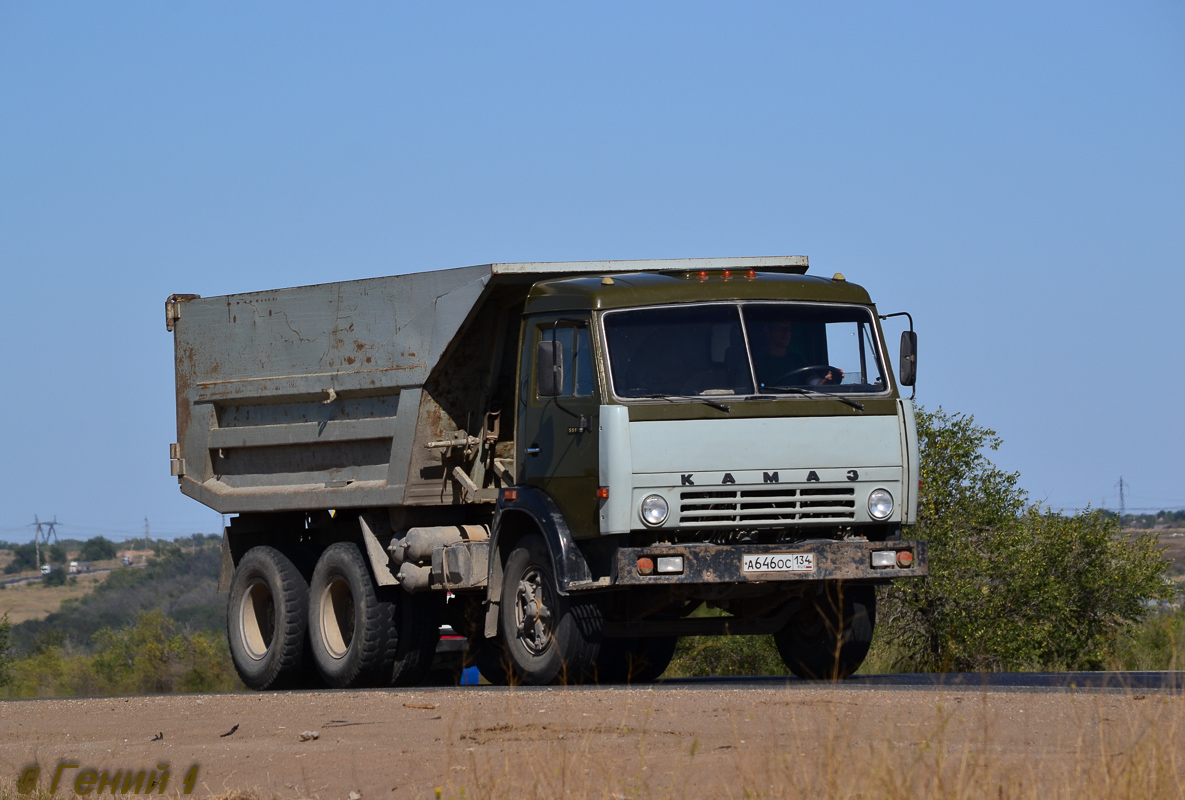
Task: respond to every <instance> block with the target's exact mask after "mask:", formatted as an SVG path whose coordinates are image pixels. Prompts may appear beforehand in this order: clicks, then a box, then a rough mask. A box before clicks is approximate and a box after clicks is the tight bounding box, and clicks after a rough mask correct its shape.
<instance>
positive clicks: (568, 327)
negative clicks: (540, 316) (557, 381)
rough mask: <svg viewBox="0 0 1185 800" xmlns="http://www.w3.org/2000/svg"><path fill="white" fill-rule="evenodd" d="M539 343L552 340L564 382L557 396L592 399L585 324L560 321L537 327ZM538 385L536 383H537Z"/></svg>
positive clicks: (590, 369)
mask: <svg viewBox="0 0 1185 800" xmlns="http://www.w3.org/2000/svg"><path fill="white" fill-rule="evenodd" d="M538 334H539V338H538V341H541V342H550V341H553V340H554V341H555V342H556V343H557V344H558V345H559V352H558V353H557V354H556V356H557V358H558V359H559V361H560V365H561V369H562V374H563V383H562V386H561V389H560V393H559V396H560V397H591V396H592V393H593V363H592V341H591V339H590V338H589V333H588V326H587V325H576V324H573V323H568V322H560V323H559V324H558V325H552V324H548V325H540V326H539V329H538ZM536 385H538V384H536Z"/></svg>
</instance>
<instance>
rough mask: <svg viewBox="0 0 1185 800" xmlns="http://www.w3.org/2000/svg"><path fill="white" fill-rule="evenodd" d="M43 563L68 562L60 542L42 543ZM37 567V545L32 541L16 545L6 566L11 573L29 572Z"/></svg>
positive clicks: (6, 570)
mask: <svg viewBox="0 0 1185 800" xmlns="http://www.w3.org/2000/svg"><path fill="white" fill-rule="evenodd" d="M41 563H42V564H64V563H66V551H65V549H64V548H63V547H62V546H61V545H58V544H51V545H42V547H41ZM35 569H37V547H36V545H34V544H33V543H32V542H30V543H29V544H19V545H16V546H15V547H14V548H13V550H12V561H10V562H9V563H8V566H6V567H5V568H4V571H5V572H6V573H7V574H9V575H11V574H13V573H15V572H29V571H31V570H35Z"/></svg>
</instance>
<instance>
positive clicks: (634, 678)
mask: <svg viewBox="0 0 1185 800" xmlns="http://www.w3.org/2000/svg"><path fill="white" fill-rule="evenodd" d="M678 643H679V637H678V636H651V637H647V638H638V639H635V638H630V639H608V638H606V639H602V640H601V651H600V653H599V654H598V655H597V670H596V678H597V683H653V682H654V681H656V680H658V678H659V676H661V675H662V674H663V673H664V672H666V669H667V667H668V666H669V665H670V663H671V659H672V658H674V656H675V646H676V645H677V644H678Z"/></svg>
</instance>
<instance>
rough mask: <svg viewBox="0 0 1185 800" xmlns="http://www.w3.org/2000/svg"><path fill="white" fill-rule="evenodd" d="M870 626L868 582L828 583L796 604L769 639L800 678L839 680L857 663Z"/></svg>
mask: <svg viewBox="0 0 1185 800" xmlns="http://www.w3.org/2000/svg"><path fill="white" fill-rule="evenodd" d="M875 627H876V593H875V591H874V589H873V587H871V586H845V585H843V584H842V583H828V584H826V585H825V586H824V587H823V588H821V589H820V590H819V591H818V592H817V593H816V594H814V595H813V596H808V597H806V598H804V600H803V605H802V607H801V608H800V609H799V610H798V611H797V612H796V613H795V614H794V616H792V617H791V618H790V621H789V622H787V623H786V626H785V627H784V628H782V630H780V631H778V632H777V633H775V634H774V643H775V644H776V645H777V647H778V653H779V654H780V655H781V656H782V662H783V663H784V664H785V665H786V667H787V668H789V670H790V671H791V672H793V673H794V674H795V675H797V676H798V677H800V678H805V679H808V680H842V679H843V678H846V677H848V676H849V675H851V674H852V673H853V672H855V671H856V670H858V669H859V668H860V665H861V664H863V663H864V659H865V658H866V657H867V656H868V648H869V647H870V646H871V645H872V632H873V629H874V628H875Z"/></svg>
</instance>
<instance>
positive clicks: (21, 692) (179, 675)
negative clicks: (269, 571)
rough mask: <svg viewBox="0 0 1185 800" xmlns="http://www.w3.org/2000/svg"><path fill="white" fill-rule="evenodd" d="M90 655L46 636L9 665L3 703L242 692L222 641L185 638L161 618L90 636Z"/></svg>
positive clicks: (187, 635) (209, 636)
mask: <svg viewBox="0 0 1185 800" xmlns="http://www.w3.org/2000/svg"><path fill="white" fill-rule="evenodd" d="M93 644H94V651H95V652H94V655H89V656H88V655H84V654H79V653H71V652H68V651H67V650H66V649H65V648H64V646H63V639H62V637H56V638H55V637H53V636H48V635H47V636H46V637H45V638H44V640H39V641H38V642H37V644H36V645H35V646H34V648H33V650H32V652H31V653H30V654H29V655H27V656H25V657H24V658H19V659H13V660H11V661H10V662H8V665H9V668H10V669H9V676H10V679H9V681H8V684H9V685H8V686H7V688H6V690H5V696H7V697H70V696H77V695H117V694H162V693H172V692H210V691H233V690H235V689H239V688H242V685H241V684H240V683H239V682H238V680H237V678H236V676H235V673H234V668H233V667H232V666H231V662H230V652H229V650H228V649H227V646H226V642H225V640H224V639H223V638H222V637H219V636H215V635H212V634H209V633H203V632H197V633H189V632H186V631H182V630H181V629H180V626H178V624H177V623H176V622H175V621H174V620H172V619H169V618H168V617H166V616H164V615H163V614H161V613H160V612H155V611H154V612H150V613H147V614H142V615H140V617H139V618H138V619H137V620H136V624H135V625H134V626H132V627H129V628H122V629H112V628H104V629H103V630H100V631H99V632H98V633H96V634H95V637H94V642H93Z"/></svg>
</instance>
